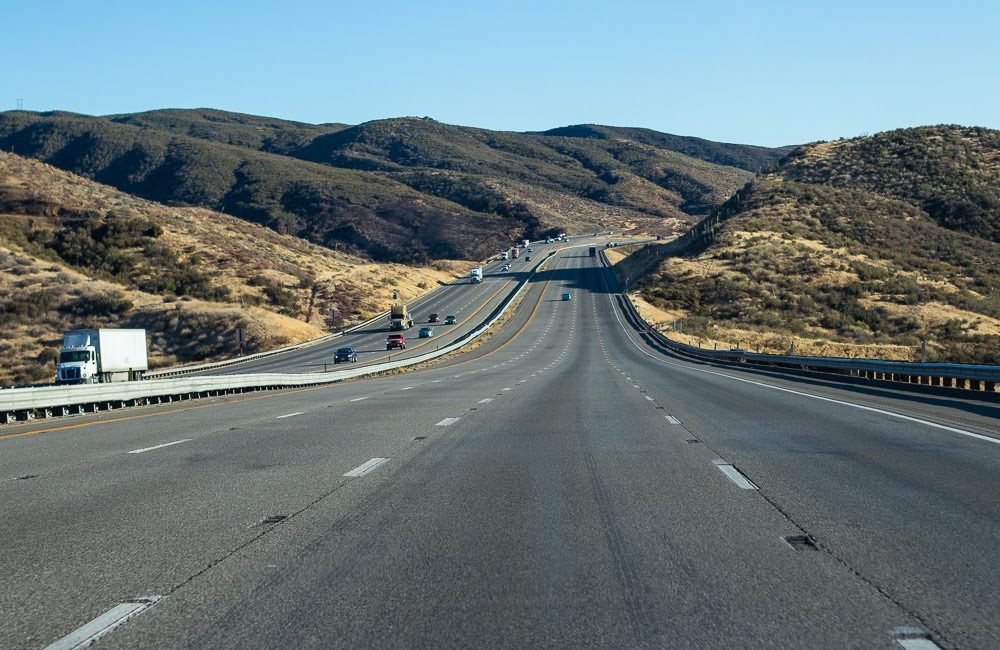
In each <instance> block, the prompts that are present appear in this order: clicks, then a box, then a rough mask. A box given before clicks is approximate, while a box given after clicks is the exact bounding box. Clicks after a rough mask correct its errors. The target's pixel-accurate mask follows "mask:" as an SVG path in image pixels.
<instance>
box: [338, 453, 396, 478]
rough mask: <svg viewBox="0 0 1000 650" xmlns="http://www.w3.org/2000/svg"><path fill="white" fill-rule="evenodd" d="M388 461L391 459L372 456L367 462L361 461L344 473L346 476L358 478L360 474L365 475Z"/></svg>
mask: <svg viewBox="0 0 1000 650" xmlns="http://www.w3.org/2000/svg"><path fill="white" fill-rule="evenodd" d="M388 461H389V459H388V458H372V459H371V460H369V461H367V462H364V463H361V464H360V465H358V466H357V467H355V468H354V469H352V470H351V471H349V472H347V473H346V474H344V476H348V477H350V478H358V477H359V476H364V475H365V474H368V473H370V472H373V471H375V469H377V468H378V467H379V466H381V465H382V464H383V463H386V462H388Z"/></svg>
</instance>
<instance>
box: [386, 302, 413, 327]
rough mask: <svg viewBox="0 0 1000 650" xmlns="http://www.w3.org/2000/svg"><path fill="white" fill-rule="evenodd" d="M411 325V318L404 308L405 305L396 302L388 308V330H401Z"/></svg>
mask: <svg viewBox="0 0 1000 650" xmlns="http://www.w3.org/2000/svg"><path fill="white" fill-rule="evenodd" d="M411 327H413V318H412V317H411V316H410V312H409V311H408V310H407V309H406V305H404V304H402V303H397V304H395V305H393V306H392V308H391V309H390V310H389V330H390V331H392V332H401V331H403V330H408V329H410V328H411Z"/></svg>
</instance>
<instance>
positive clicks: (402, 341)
mask: <svg viewBox="0 0 1000 650" xmlns="http://www.w3.org/2000/svg"><path fill="white" fill-rule="evenodd" d="M393 348H399V349H400V350H405V349H406V337H405V336H403V335H402V334H390V335H389V336H387V337H385V349H386V350H391V349H393Z"/></svg>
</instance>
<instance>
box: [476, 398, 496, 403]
mask: <svg viewBox="0 0 1000 650" xmlns="http://www.w3.org/2000/svg"><path fill="white" fill-rule="evenodd" d="M492 401H493V398H492V397H487V398H486V399H481V400H479V403H480V404H489V403H490V402H492Z"/></svg>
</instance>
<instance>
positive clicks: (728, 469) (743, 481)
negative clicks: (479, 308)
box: [712, 458, 757, 490]
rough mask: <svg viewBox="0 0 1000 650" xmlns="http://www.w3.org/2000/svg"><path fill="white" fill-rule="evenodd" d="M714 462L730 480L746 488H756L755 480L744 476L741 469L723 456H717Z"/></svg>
mask: <svg viewBox="0 0 1000 650" xmlns="http://www.w3.org/2000/svg"><path fill="white" fill-rule="evenodd" d="M712 464H713V465H715V466H716V467H718V468H719V471H720V472H722V473H723V474H725V475H726V478H728V479H729V480H730V481H732V482H733V483H735V484H736V485H738V486H739V487H741V488H742V489H744V490H756V489H757V486H756V485H754V484H753V482H752V481H751V480H750V479H748V478H747V477H746V476H744V475H743V474H742V473H741V472H740V470H738V469H736V468H735V467H733V466H732V465H730V464H729V463H727V462H726V461H724V460H722V459H721V458H716V459H715V460H713V461H712Z"/></svg>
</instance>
